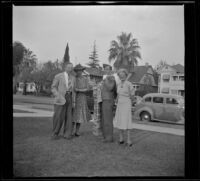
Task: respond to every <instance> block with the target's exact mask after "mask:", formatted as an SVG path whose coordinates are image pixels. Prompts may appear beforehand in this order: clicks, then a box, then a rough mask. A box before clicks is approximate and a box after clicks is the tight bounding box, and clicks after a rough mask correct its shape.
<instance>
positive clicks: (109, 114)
mask: <svg viewBox="0 0 200 181" xmlns="http://www.w3.org/2000/svg"><path fill="white" fill-rule="evenodd" d="M104 67H105V68H104V70H105V73H106V75H105V76H104V77H103V81H102V85H101V99H102V104H101V113H102V115H101V128H102V133H103V141H104V142H113V116H114V115H113V111H114V102H115V98H116V97H117V92H116V91H117V89H116V81H115V77H114V76H113V75H112V72H111V70H112V67H111V66H110V65H107V64H106V65H104Z"/></svg>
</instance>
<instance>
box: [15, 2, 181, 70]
mask: <svg viewBox="0 0 200 181" xmlns="http://www.w3.org/2000/svg"><path fill="white" fill-rule="evenodd" d="M122 32H126V33H131V34H132V35H133V38H136V39H137V40H138V43H139V45H140V47H141V49H140V52H141V55H142V59H141V60H140V59H139V60H138V65H144V64H145V63H148V64H149V65H152V66H153V67H154V66H155V65H157V64H158V62H159V61H160V60H165V61H166V62H167V63H168V64H170V65H172V64H177V63H180V64H182V65H184V6H182V5H180V6H169V5H168V6H153V5H151V6H150V5H148V6H144V5H143V6H131V5H128V6H116V5H115V6H114V5H113V6H14V5H13V42H14V41H20V42H22V43H23V44H24V46H25V47H26V48H29V49H30V50H32V51H33V52H34V53H35V54H36V56H37V58H38V61H39V62H42V63H44V62H46V61H49V60H51V61H55V60H56V59H59V60H60V61H61V60H62V59H63V56H64V53H65V48H66V45H67V43H68V44H69V55H70V61H71V62H72V63H74V64H75V65H76V64H78V63H81V64H82V65H86V63H88V62H89V55H90V54H91V52H92V50H93V44H94V41H96V48H97V53H98V58H99V60H100V65H102V63H107V64H109V62H108V56H109V51H108V50H109V48H110V43H111V41H112V40H117V36H119V35H120V34H121V33H122ZM112 64H113V62H112V63H111V65H112Z"/></svg>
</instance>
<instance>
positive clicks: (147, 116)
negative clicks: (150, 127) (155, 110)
mask: <svg viewBox="0 0 200 181" xmlns="http://www.w3.org/2000/svg"><path fill="white" fill-rule="evenodd" d="M140 119H141V121H151V115H150V114H149V113H148V112H146V111H144V112H142V113H141V114H140Z"/></svg>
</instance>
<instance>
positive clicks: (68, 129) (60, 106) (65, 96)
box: [51, 63, 75, 139]
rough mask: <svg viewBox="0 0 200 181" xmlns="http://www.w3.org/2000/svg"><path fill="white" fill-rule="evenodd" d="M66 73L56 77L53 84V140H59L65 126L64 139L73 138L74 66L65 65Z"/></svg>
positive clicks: (70, 64)
mask: <svg viewBox="0 0 200 181" xmlns="http://www.w3.org/2000/svg"><path fill="white" fill-rule="evenodd" d="M63 66H64V67H63V68H64V72H62V73H59V74H57V75H56V76H55V78H54V80H53V83H52V86H51V88H52V93H53V94H54V96H55V100H54V115H53V135H52V139H58V138H59V137H58V136H59V133H60V130H61V127H62V126H63V137H64V138H66V139H71V138H72V108H74V107H75V91H74V83H75V77H74V76H73V75H72V71H73V64H72V63H64V65H63Z"/></svg>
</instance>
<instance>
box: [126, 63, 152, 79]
mask: <svg viewBox="0 0 200 181" xmlns="http://www.w3.org/2000/svg"><path fill="white" fill-rule="evenodd" d="M149 68H152V66H145V65H144V66H135V67H134V72H133V73H132V75H131V77H130V78H129V81H130V82H140V80H141V78H142V77H143V76H144V74H146V73H147V70H148V69H149ZM152 69H153V68H152Z"/></svg>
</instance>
